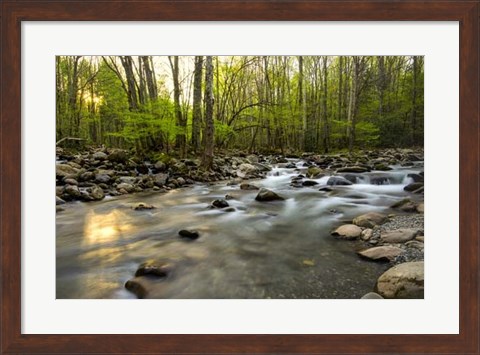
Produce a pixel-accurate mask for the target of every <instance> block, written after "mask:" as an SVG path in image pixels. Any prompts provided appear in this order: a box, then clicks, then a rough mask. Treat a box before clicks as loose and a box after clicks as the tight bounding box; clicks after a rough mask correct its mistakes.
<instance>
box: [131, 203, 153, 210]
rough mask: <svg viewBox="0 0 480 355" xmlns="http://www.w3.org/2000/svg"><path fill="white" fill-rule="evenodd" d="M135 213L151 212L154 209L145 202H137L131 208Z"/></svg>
mask: <svg viewBox="0 0 480 355" xmlns="http://www.w3.org/2000/svg"><path fill="white" fill-rule="evenodd" d="M132 208H133V209H134V210H135V211H143V210H153V209H154V208H156V207H155V206H153V205H149V204H148V203H145V202H139V203H137V204H136V205H135V206H133V207H132Z"/></svg>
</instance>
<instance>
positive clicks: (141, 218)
mask: <svg viewBox="0 0 480 355" xmlns="http://www.w3.org/2000/svg"><path fill="white" fill-rule="evenodd" d="M420 170H422V167H421V166H419V167H416V168H415V167H414V168H410V169H401V168H399V167H396V168H395V170H393V171H392V172H388V173H382V174H388V176H389V179H390V180H388V181H386V182H387V184H384V185H372V184H371V183H370V182H371V181H370V176H371V175H372V174H374V173H367V174H362V176H361V177H360V178H359V179H358V181H357V183H356V184H354V185H351V186H342V187H335V188H334V191H332V192H321V191H318V189H319V186H321V184H325V183H326V180H325V178H322V179H323V180H322V179H317V180H316V181H317V182H318V183H319V184H320V185H317V186H314V187H311V188H310V187H305V188H301V189H296V188H293V187H291V186H290V179H291V178H292V177H293V176H296V175H298V173H299V172H298V171H297V172H296V171H295V170H294V169H285V168H274V169H273V171H272V172H270V174H269V176H268V177H267V178H266V179H263V180H259V181H254V182H252V183H254V184H256V185H258V186H261V187H267V188H270V189H272V190H274V191H276V192H277V193H279V194H281V195H282V196H284V197H285V198H286V200H285V201H278V202H268V203H261V202H257V201H255V199H254V198H255V196H256V193H257V192H256V191H243V190H239V188H238V186H227V185H226V184H225V183H223V184H222V183H219V184H215V185H211V186H207V185H195V186H193V187H189V188H183V189H178V190H173V191H170V192H168V193H153V192H150V193H139V194H133V195H124V196H120V197H115V198H107V199H105V200H103V201H101V202H92V203H70V204H67V205H66V207H65V211H63V212H60V213H58V214H57V220H56V229H57V239H56V240H57V243H56V252H57V260H56V261H57V264H56V267H57V275H56V278H57V298H135V296H134V295H133V294H131V293H129V292H128V291H126V290H125V289H124V284H125V282H126V281H127V280H128V279H130V278H132V276H133V275H134V273H135V270H136V269H137V267H138V265H139V264H140V263H142V262H144V261H146V260H149V259H155V260H164V261H167V262H169V263H170V264H172V265H173V266H174V267H173V271H172V273H171V275H169V277H168V278H167V279H166V280H163V281H161V284H159V287H156V288H155V289H154V291H153V292H152V293H151V294H150V297H154V298H360V297H361V296H362V295H364V294H365V293H367V292H370V291H372V289H373V287H374V284H375V281H376V279H377V278H378V276H379V275H380V274H381V273H382V272H383V271H384V270H385V269H386V268H387V265H385V264H378V263H373V262H368V261H365V260H362V259H359V258H358V257H357V256H356V254H355V253H354V250H355V249H357V248H360V247H361V245H360V244H358V243H360V242H350V241H348V242H347V241H341V240H337V239H335V238H333V237H332V236H331V235H330V231H331V230H332V229H333V228H335V227H336V226H338V225H340V224H341V223H342V222H345V221H348V220H351V219H352V218H353V217H355V216H357V215H359V214H362V213H365V212H369V211H383V212H387V211H388V206H390V205H391V204H392V203H394V202H395V201H397V200H399V199H400V198H402V197H403V196H405V195H406V193H405V192H404V191H403V187H404V186H405V185H406V184H407V183H409V179H408V178H407V177H406V176H407V174H408V173H410V172H418V171H420ZM377 175H378V174H377ZM226 194H230V195H232V196H233V197H234V198H233V199H231V200H229V201H228V202H229V204H230V206H233V207H234V208H235V211H234V212H224V211H221V210H210V209H208V208H207V206H208V205H209V204H210V203H211V201H212V200H214V199H217V198H223V197H224V196H225V195H226ZM138 202H146V203H149V204H153V205H154V206H156V207H157V208H156V209H153V210H147V211H135V210H133V209H132V208H131V207H132V206H133V205H135V204H136V203H138ZM180 229H196V230H198V231H199V232H200V235H201V237H200V238H199V239H198V240H196V241H190V242H189V241H185V240H182V239H180V238H179V237H178V231H179V230H180Z"/></svg>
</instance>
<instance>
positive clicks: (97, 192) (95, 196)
mask: <svg viewBox="0 0 480 355" xmlns="http://www.w3.org/2000/svg"><path fill="white" fill-rule="evenodd" d="M88 193H89V196H90V198H91V199H92V200H95V201H99V200H102V199H103V198H104V197H105V193H104V192H103V189H102V188H101V187H99V186H93V187H90V188H89V189H88Z"/></svg>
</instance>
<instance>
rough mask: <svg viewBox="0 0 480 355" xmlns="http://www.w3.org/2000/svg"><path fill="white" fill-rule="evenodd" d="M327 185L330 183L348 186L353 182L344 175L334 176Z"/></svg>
mask: <svg viewBox="0 0 480 355" xmlns="http://www.w3.org/2000/svg"><path fill="white" fill-rule="evenodd" d="M327 185H330V186H336V185H344V186H348V185H352V183H351V182H350V181H348V180H347V179H345V178H344V177H343V176H332V177H330V178H329V179H328V181H327Z"/></svg>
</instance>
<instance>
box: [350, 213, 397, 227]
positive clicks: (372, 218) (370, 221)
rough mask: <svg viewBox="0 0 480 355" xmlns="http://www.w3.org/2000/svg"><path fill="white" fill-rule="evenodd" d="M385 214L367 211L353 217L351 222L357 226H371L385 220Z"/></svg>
mask: <svg viewBox="0 0 480 355" xmlns="http://www.w3.org/2000/svg"><path fill="white" fill-rule="evenodd" d="M387 219H388V218H387V216H385V215H384V214H381V213H377V212H368V213H365V214H362V215H360V216H358V217H356V218H354V219H353V224H355V225H357V226H359V227H365V228H373V227H375V226H376V225H379V224H383V223H385V222H386V221H387Z"/></svg>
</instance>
